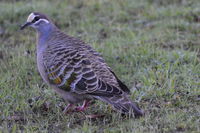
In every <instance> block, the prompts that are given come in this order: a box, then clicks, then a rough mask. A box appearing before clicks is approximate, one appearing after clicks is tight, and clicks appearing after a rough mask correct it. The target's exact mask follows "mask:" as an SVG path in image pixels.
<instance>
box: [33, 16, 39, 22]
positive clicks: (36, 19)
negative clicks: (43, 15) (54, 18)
mask: <svg viewBox="0 0 200 133" xmlns="http://www.w3.org/2000/svg"><path fill="white" fill-rule="evenodd" d="M39 19H40V17H38V16H36V17H35V18H34V19H33V21H32V22H33V23H35V22H36V21H38V20H39Z"/></svg>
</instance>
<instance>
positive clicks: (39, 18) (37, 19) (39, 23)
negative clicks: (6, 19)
mask: <svg viewBox="0 0 200 133" xmlns="http://www.w3.org/2000/svg"><path fill="white" fill-rule="evenodd" d="M48 25H50V20H49V19H48V18H47V17H46V16H45V15H44V14H42V13H38V12H33V13H31V14H30V15H29V16H28V18H27V21H26V23H25V24H24V25H22V26H21V28H20V29H21V30H23V29H24V28H26V27H28V26H31V27H33V28H34V29H36V30H38V29H42V27H45V26H48Z"/></svg>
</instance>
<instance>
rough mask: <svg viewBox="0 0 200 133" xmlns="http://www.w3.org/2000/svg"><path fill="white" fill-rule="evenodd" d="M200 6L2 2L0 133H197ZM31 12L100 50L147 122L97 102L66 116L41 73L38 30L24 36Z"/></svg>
mask: <svg viewBox="0 0 200 133" xmlns="http://www.w3.org/2000/svg"><path fill="white" fill-rule="evenodd" d="M199 7H200V1H199V0H165V1H164V0H84V1H78V0H77V1H75V0H66V1H62V2H61V1H54V0H50V1H48V0H34V1H33V0H31V1H28V0H16V1H14V0H12V1H11V0H10V1H9V0H7V1H6V0H5V1H0V13H1V15H0V24H1V25H0V75H1V78H0V79H1V80H0V132H4V133H6V132H9V133H10V132H13V133H15V132H51V133H53V132H56V133H57V132H58V133H60V132H89V133H93V132H94V133H101V132H105V133H121V132H124V133H127V132H135V133H140V132H141V133H142V132H147V133H150V132H152V133H153V132H156V133H157V132H170V133H173V132H188V133H191V132H193V133H197V132H200V63H199V62H200V8H199ZM33 11H39V12H43V13H45V14H47V15H48V16H49V17H50V18H51V19H52V21H53V22H55V24H56V25H57V26H58V27H59V28H60V29H61V30H62V31H64V32H66V33H68V34H69V35H72V36H75V37H78V38H81V39H82V40H84V41H85V42H88V43H89V44H90V45H92V46H93V47H94V48H95V49H96V50H97V51H98V52H100V53H101V54H102V56H103V57H104V58H105V60H106V62H107V63H108V64H109V66H110V67H111V68H112V69H113V71H114V72H115V73H116V75H118V77H119V78H120V79H121V80H122V81H123V82H125V83H126V84H127V86H128V87H129V88H130V90H131V92H132V94H131V99H132V100H134V101H135V102H137V103H138V104H139V106H140V107H141V108H142V109H144V110H145V116H144V117H141V118H130V117H121V116H120V115H119V114H118V113H117V112H115V111H113V110H112V108H111V107H110V106H109V105H107V104H105V103H102V102H100V101H95V102H94V103H93V104H92V105H91V107H89V108H88V110H87V111H85V112H82V113H72V114H69V115H65V114H63V113H62V111H63V108H64V107H65V105H66V104H65V102H64V101H63V100H62V99H61V98H60V97H59V96H58V95H56V94H55V93H54V91H53V90H52V89H51V88H50V87H48V86H47V85H46V84H44V83H43V81H42V79H41V77H40V76H39V73H38V71H37V67H36V60H35V53H36V52H35V47H36V33H35V31H34V30H33V29H30V28H29V29H26V30H24V31H20V30H19V25H21V24H23V23H24V22H25V21H26V18H27V16H28V15H29V13H31V12H33ZM90 114H102V115H103V116H102V117H101V118H97V119H91V118H89V117H88V115H90Z"/></svg>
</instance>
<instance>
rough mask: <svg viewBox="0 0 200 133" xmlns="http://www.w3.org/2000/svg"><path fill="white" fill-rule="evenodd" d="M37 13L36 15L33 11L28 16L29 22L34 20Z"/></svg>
mask: <svg viewBox="0 0 200 133" xmlns="http://www.w3.org/2000/svg"><path fill="white" fill-rule="evenodd" d="M35 16H36V15H34V14H33V13H31V14H30V15H29V16H28V19H27V22H32V21H33V19H34V18H35Z"/></svg>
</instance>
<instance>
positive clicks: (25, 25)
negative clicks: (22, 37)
mask: <svg viewBox="0 0 200 133" xmlns="http://www.w3.org/2000/svg"><path fill="white" fill-rule="evenodd" d="M29 25H31V22H26V23H25V24H24V25H22V26H21V27H20V30H23V29H24V28H26V27H27V26H29Z"/></svg>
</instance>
